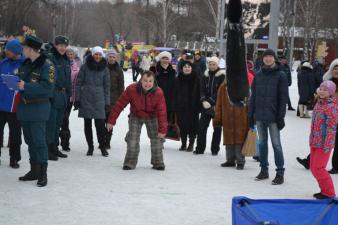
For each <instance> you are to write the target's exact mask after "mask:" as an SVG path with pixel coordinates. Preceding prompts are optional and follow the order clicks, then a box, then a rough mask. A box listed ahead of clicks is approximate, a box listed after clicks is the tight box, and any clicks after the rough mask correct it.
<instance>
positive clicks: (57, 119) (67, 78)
mask: <svg viewBox="0 0 338 225" xmlns="http://www.w3.org/2000/svg"><path fill="white" fill-rule="evenodd" d="M68 45H69V40H68V38H67V37H64V36H57V37H55V41H54V46H53V47H52V48H51V50H50V52H49V53H48V54H47V57H48V58H49V59H50V60H51V61H52V62H53V64H54V67H55V70H56V79H55V89H54V93H53V97H52V101H51V103H52V108H51V113H50V117H49V120H48V122H47V144H48V150H49V160H57V159H58V157H61V158H67V155H66V154H63V153H62V152H61V151H60V150H59V149H58V143H59V135H60V129H61V126H62V123H63V117H64V114H65V109H66V107H67V101H68V99H69V98H70V97H71V95H72V82H71V69H70V61H69V59H68V58H67V55H66V50H67V46H68Z"/></svg>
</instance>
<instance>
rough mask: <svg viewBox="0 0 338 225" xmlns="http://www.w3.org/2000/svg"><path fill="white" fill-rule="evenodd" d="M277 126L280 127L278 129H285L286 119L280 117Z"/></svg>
mask: <svg viewBox="0 0 338 225" xmlns="http://www.w3.org/2000/svg"><path fill="white" fill-rule="evenodd" d="M277 127H278V130H283V128H284V127H285V122H284V119H280V120H278V121H277Z"/></svg>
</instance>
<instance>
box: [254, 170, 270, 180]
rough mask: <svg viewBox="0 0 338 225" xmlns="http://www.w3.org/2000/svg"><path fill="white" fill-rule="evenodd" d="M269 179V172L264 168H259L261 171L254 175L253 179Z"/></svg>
mask: <svg viewBox="0 0 338 225" xmlns="http://www.w3.org/2000/svg"><path fill="white" fill-rule="evenodd" d="M266 179H269V172H268V171H266V170H261V172H260V173H259V174H258V175H257V177H255V180H257V181H260V180H266Z"/></svg>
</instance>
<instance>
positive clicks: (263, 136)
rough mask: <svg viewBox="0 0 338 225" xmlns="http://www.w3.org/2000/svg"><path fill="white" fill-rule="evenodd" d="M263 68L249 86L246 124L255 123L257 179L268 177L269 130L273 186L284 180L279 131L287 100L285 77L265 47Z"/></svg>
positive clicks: (271, 51)
mask: <svg viewBox="0 0 338 225" xmlns="http://www.w3.org/2000/svg"><path fill="white" fill-rule="evenodd" d="M262 57H263V66H262V69H261V70H260V71H259V72H258V73H257V74H256V76H255V78H254V80H253V83H252V86H251V92H252V93H251V99H250V104H249V124H250V127H251V128H254V125H255V124H256V125H257V130H258V136H259V153H260V167H261V172H260V173H259V175H258V176H257V177H256V180H264V179H268V178H269V171H268V170H269V167H268V166H269V162H268V131H269V133H270V136H271V137H270V138H271V142H272V146H273V150H274V156H275V163H276V167H277V169H276V172H277V174H276V177H275V179H274V180H273V181H272V184H273V185H279V184H282V183H284V170H285V169H284V156H283V149H282V144H281V140H280V131H281V130H282V129H283V128H284V126H285V122H284V118H285V113H286V104H287V102H288V80H287V77H286V76H285V74H284V72H283V71H282V70H281V68H280V66H278V65H277V64H276V54H275V52H274V51H273V50H271V49H267V50H266V51H265V52H264V53H263V56H262Z"/></svg>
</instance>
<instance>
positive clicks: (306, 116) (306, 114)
mask: <svg viewBox="0 0 338 225" xmlns="http://www.w3.org/2000/svg"><path fill="white" fill-rule="evenodd" d="M304 118H311V116H310V115H309V111H308V110H307V106H306V105H304Z"/></svg>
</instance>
